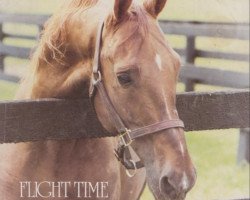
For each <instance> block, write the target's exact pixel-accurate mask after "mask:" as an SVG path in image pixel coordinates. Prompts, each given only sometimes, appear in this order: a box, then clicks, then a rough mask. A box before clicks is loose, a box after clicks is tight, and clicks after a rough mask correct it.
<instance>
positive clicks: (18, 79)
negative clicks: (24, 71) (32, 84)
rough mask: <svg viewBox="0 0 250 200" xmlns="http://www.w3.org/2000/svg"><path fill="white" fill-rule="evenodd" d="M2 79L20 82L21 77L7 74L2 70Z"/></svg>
mask: <svg viewBox="0 0 250 200" xmlns="http://www.w3.org/2000/svg"><path fill="white" fill-rule="evenodd" d="M0 80H3V81H10V82H13V83H18V82H19V81H20V78H19V77H17V76H13V75H9V74H5V73H3V72H1V71H0Z"/></svg>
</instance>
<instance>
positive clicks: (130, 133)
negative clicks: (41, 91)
mask: <svg viewBox="0 0 250 200" xmlns="http://www.w3.org/2000/svg"><path fill="white" fill-rule="evenodd" d="M103 28H104V22H102V23H100V26H99V28H98V31H97V37H96V46H95V54H94V60H93V73H92V80H91V85H90V97H91V98H92V99H93V98H94V97H95V91H96V92H99V94H100V97H101V99H102V101H103V102H104V104H105V106H106V108H107V110H108V113H109V117H110V118H111V121H112V123H113V125H114V126H115V128H116V131H117V132H118V135H119V136H120V138H121V140H120V142H119V147H118V149H117V150H115V154H116V156H117V158H118V160H119V161H120V162H121V163H122V164H123V165H124V166H125V167H126V168H127V169H134V170H136V169H139V168H142V167H143V166H144V165H143V163H142V162H141V161H138V162H134V161H133V160H132V159H131V155H130V152H129V148H128V147H129V146H130V145H131V143H132V141H133V140H135V139H137V138H140V137H143V136H146V135H149V134H152V133H156V132H159V131H162V130H166V129H171V128H184V123H183V121H181V120H180V119H174V120H165V121H161V122H158V123H155V124H151V125H148V126H144V127H141V128H138V129H134V130H130V129H129V128H128V127H126V126H125V124H124V123H123V120H122V119H121V117H120V116H119V114H118V113H117V111H116V109H115V107H114V106H113V104H112V102H111V100H110V98H109V96H108V94H107V91H106V89H105V86H104V83H103V81H102V73H101V63H100V52H101V45H102V35H103ZM126 154H127V155H126Z"/></svg>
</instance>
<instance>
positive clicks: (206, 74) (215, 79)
mask: <svg viewBox="0 0 250 200" xmlns="http://www.w3.org/2000/svg"><path fill="white" fill-rule="evenodd" d="M187 79H191V80H193V81H195V82H196V83H202V84H206V85H215V86H223V87H231V88H249V74H248V73H240V72H233V71H225V70H219V69H214V68H213V69H212V68H205V67H196V66H193V65H186V66H184V67H182V69H181V73H180V80H181V81H182V82H185V80H187Z"/></svg>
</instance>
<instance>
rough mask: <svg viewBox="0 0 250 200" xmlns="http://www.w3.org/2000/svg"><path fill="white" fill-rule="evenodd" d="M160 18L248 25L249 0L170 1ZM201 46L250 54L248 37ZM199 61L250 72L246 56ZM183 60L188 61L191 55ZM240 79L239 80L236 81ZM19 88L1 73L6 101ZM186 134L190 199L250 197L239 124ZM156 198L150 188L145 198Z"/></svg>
mask: <svg viewBox="0 0 250 200" xmlns="http://www.w3.org/2000/svg"><path fill="white" fill-rule="evenodd" d="M60 3H61V0H53V1H51V0H21V1H20V0H0V16H1V13H15V14H21V13H22V14H36V15H38V14H46V15H47V14H49V15H50V14H52V13H53V11H55V10H56V9H57V8H58V6H59V4H60ZM160 19H162V20H174V21H176V20H177V21H199V22H223V23H237V24H248V23H249V0H210V1H207V0H190V1H186V0H169V1H168V4H167V6H166V8H165V9H164V11H163V12H162V14H161V16H160ZM1 29H2V30H3V32H4V33H9V34H10V35H11V34H12V35H15V34H22V35H28V36H30V37H34V36H37V34H38V32H39V29H38V27H37V26H35V25H27V24H20V23H4V24H1V17H0V30H1ZM166 39H167V40H168V41H169V42H170V43H171V45H172V46H173V47H174V48H177V49H182V48H185V47H186V46H187V40H186V37H185V36H180V35H175V34H171V35H166ZM2 43H3V44H5V45H8V46H16V47H26V48H34V47H35V46H36V44H37V41H36V40H31V39H27V38H26V39H24V38H23V39H20V38H19V39H17V38H14V37H10V38H4V39H3V41H2ZM0 44H1V34H0ZM195 46H196V48H198V49H203V50H208V51H216V52H222V53H242V54H247V55H248V54H249V41H248V40H241V39H232V38H230V39H229V38H221V37H203V36H201V37H197V38H196V39H195ZM1 48H3V47H1V45H0V52H1ZM0 58H1V54H0ZM3 62H4V73H6V74H9V75H11V76H12V75H14V76H18V77H22V76H23V75H24V74H25V72H26V70H27V66H28V64H29V61H28V60H26V59H20V58H14V57H5V58H4V59H3ZM193 64H195V65H197V66H202V67H206V68H214V69H220V70H227V71H232V72H240V73H249V59H248V60H246V59H245V60H243V61H241V60H239V59H238V60H234V59H232V60H230V59H227V60H224V59H217V58H195V59H194V60H193ZM183 65H185V59H184V60H183ZM0 70H1V69H0ZM208 76H209V74H208ZM0 77H1V76H0ZM237 81H239V80H235V82H237ZM17 88H18V84H17V83H13V82H10V81H3V80H1V78H0V100H11V99H13V97H14V94H15V92H16V90H17ZM193 89H194V90H195V91H221V90H230V89H232V88H229V87H222V86H215V85H213V86H211V85H205V84H198V83H197V84H195V85H193ZM184 90H185V85H184V84H183V83H179V84H178V92H183V91H184ZM186 138H187V143H188V147H189V151H190V154H191V156H192V159H193V161H194V163H195V166H196V168H197V172H198V179H197V183H196V185H195V187H194V188H193V190H192V191H191V192H190V193H189V194H188V196H187V199H188V200H201V199H202V200H206V199H208V200H211V199H239V198H249V164H248V163H247V162H245V161H244V160H243V161H241V162H238V163H237V151H238V143H239V130H238V129H230V130H218V131H200V132H188V133H186ZM248 138H249V137H248ZM248 142H249V141H248ZM153 199H154V198H153V196H152V195H151V193H150V191H149V190H148V189H147V188H146V190H145V192H144V193H143V196H142V197H141V200H153Z"/></svg>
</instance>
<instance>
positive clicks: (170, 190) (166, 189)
mask: <svg viewBox="0 0 250 200" xmlns="http://www.w3.org/2000/svg"><path fill="white" fill-rule="evenodd" d="M160 188H161V192H163V193H165V194H166V195H167V196H169V197H170V199H177V198H178V197H179V191H178V190H177V189H176V187H175V185H173V184H171V183H170V181H169V178H168V177H167V176H164V177H162V178H161V180H160Z"/></svg>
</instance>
